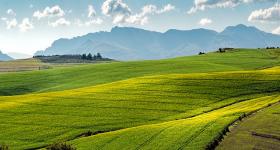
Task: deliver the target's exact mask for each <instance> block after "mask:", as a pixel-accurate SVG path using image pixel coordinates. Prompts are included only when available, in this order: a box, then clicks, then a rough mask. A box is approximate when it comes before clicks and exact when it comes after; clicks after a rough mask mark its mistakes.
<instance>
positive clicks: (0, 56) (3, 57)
mask: <svg viewBox="0 0 280 150" xmlns="http://www.w3.org/2000/svg"><path fill="white" fill-rule="evenodd" d="M8 60H13V58H12V57H10V56H9V55H7V54H4V53H2V52H1V51H0V61H8Z"/></svg>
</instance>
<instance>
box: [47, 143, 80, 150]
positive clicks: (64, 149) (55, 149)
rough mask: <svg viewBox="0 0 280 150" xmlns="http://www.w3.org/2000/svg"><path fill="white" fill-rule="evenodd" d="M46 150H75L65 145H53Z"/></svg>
mask: <svg viewBox="0 0 280 150" xmlns="http://www.w3.org/2000/svg"><path fill="white" fill-rule="evenodd" d="M47 150H76V148H75V147H73V146H72V145H69V144H66V143H55V144H52V145H50V146H49V147H47Z"/></svg>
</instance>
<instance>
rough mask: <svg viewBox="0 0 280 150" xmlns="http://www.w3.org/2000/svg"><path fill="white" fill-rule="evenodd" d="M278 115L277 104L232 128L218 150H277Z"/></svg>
mask: <svg viewBox="0 0 280 150" xmlns="http://www.w3.org/2000/svg"><path fill="white" fill-rule="evenodd" d="M279 114H280V104H279V103H278V104H276V105H273V106H271V107H268V108H266V109H264V110H263V111H261V112H258V113H256V114H255V115H252V117H249V118H248V119H245V120H244V121H242V122H240V123H239V124H238V125H237V126H236V127H233V128H232V130H231V133H229V134H228V136H226V137H225V140H224V141H223V142H222V143H221V144H220V146H219V147H218V149H237V148H238V149H279V147H280V143H279V140H280V138H279V135H280V133H279V126H280V120H279V119H280V117H279ZM229 145H234V146H229Z"/></svg>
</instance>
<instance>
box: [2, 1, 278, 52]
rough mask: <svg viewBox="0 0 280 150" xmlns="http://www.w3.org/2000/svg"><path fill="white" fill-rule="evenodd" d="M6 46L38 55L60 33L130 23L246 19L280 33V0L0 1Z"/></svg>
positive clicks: (153, 26) (175, 25) (186, 25)
mask: <svg viewBox="0 0 280 150" xmlns="http://www.w3.org/2000/svg"><path fill="white" fill-rule="evenodd" d="M0 18H1V20H0V50H1V51H3V52H5V53H11V52H16V53H24V54H33V53H34V52H36V51H38V50H44V49H46V48H47V47H49V46H51V44H52V42H53V41H55V40H57V39H59V38H72V37H75V36H81V35H84V34H87V33H92V32H98V31H110V30H111V28H113V27H114V26H129V27H137V28H143V29H147V30H153V31H159V32H165V31H167V30H168V29H180V30H190V29H195V28H206V29H212V30H216V31H222V30H223V29H224V28H225V27H227V26H233V25H237V24H245V25H248V26H255V27H257V28H259V29H261V30H263V31H266V32H270V33H273V34H280V4H279V2H277V0H0Z"/></svg>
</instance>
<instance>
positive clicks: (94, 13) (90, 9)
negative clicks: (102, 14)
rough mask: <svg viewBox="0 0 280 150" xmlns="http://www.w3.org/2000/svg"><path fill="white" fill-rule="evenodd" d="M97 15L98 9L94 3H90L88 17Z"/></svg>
mask: <svg viewBox="0 0 280 150" xmlns="http://www.w3.org/2000/svg"><path fill="white" fill-rule="evenodd" d="M95 15H96V11H95V9H94V8H93V6H92V5H88V18H91V17H94V16H95Z"/></svg>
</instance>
